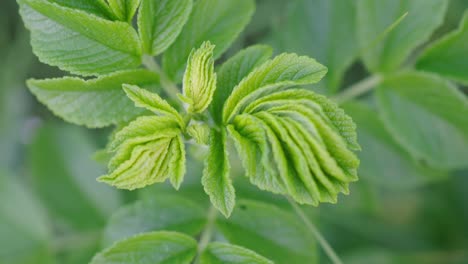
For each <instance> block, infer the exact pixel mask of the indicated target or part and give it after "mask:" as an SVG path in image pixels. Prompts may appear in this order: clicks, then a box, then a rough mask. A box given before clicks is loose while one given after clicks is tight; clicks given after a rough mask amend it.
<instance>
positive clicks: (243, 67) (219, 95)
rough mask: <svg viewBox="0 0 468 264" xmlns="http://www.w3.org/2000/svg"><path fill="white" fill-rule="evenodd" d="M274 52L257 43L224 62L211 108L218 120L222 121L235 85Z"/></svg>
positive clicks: (219, 71) (219, 72)
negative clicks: (227, 101) (226, 103)
mask: <svg viewBox="0 0 468 264" xmlns="http://www.w3.org/2000/svg"><path fill="white" fill-rule="evenodd" d="M272 53H273V50H272V48H270V47H268V46H265V45H255V46H251V47H248V48H246V49H244V50H241V51H239V52H238V53H237V54H236V55H234V56H233V57H232V58H230V59H229V60H227V61H226V62H225V63H223V65H222V66H221V68H220V69H219V70H218V74H217V75H218V81H217V88H216V91H215V93H214V95H213V102H212V104H211V109H210V110H211V114H212V115H213V118H214V120H215V121H216V122H218V123H221V122H222V121H221V119H222V113H223V105H224V102H225V101H226V99H227V98H228V97H229V95H230V94H231V92H232V90H233V89H234V87H236V86H237V84H238V83H239V82H240V81H241V80H242V79H244V77H246V76H247V75H248V74H249V73H250V72H252V71H253V70H254V69H255V68H256V67H258V66H260V65H261V64H263V63H264V62H266V61H267V60H268V59H269V58H270V57H271V54H272Z"/></svg>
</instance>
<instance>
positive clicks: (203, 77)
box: [183, 42, 216, 113]
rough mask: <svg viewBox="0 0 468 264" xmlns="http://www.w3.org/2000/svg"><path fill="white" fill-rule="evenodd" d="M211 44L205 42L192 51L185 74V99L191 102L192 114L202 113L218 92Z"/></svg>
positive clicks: (190, 109) (190, 110)
mask: <svg viewBox="0 0 468 264" xmlns="http://www.w3.org/2000/svg"><path fill="white" fill-rule="evenodd" d="M214 48H215V47H214V46H213V45H211V43H210V42H203V44H202V45H201V47H200V48H199V49H197V50H192V53H190V57H189V59H188V64H187V69H186V70H185V74H184V85H183V93H184V94H183V97H184V101H185V102H189V108H188V111H189V112H190V113H201V112H203V111H205V109H206V108H208V106H209V105H210V103H211V100H213V94H214V92H215V90H216V73H215V72H214V61H213V50H214Z"/></svg>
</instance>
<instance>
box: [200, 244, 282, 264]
mask: <svg viewBox="0 0 468 264" xmlns="http://www.w3.org/2000/svg"><path fill="white" fill-rule="evenodd" d="M200 263H201V264H273V262H272V261H270V260H268V259H266V258H265V257H263V256H260V255H259V254H257V253H255V252H253V251H252V250H249V249H246V248H243V247H239V246H235V245H230V244H226V243H219V242H213V243H210V244H208V246H207V247H206V249H205V251H203V253H202V255H201V259H200Z"/></svg>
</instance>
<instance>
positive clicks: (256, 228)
mask: <svg viewBox="0 0 468 264" xmlns="http://www.w3.org/2000/svg"><path fill="white" fill-rule="evenodd" d="M216 223H217V227H218V228H219V230H220V231H221V233H222V234H223V235H224V236H225V237H226V239H227V240H228V241H229V242H231V243H233V244H236V245H240V246H243V247H246V248H249V249H251V250H254V251H255V252H258V253H259V254H261V255H263V256H267V257H268V258H269V259H271V260H272V261H274V262H275V263H310V264H312V263H317V257H318V253H317V248H316V244H315V241H314V239H313V237H312V236H311V235H310V232H309V231H308V230H307V229H306V228H305V226H304V225H303V224H302V223H301V222H300V221H299V220H298V219H297V218H296V217H295V216H294V215H292V214H291V213H289V212H287V211H283V210H281V209H279V208H277V207H275V206H274V205H270V204H265V203H260V202H253V201H238V202H237V206H236V209H235V210H234V213H233V214H232V216H231V217H230V218H229V219H217V222H216Z"/></svg>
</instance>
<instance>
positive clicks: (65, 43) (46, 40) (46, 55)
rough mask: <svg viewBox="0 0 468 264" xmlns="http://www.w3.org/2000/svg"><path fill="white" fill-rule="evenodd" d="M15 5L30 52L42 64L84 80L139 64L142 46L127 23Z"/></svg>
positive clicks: (50, 6)
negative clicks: (82, 76) (22, 22)
mask: <svg viewBox="0 0 468 264" xmlns="http://www.w3.org/2000/svg"><path fill="white" fill-rule="evenodd" d="M18 2H19V4H20V13H21V16H22V18H23V21H24V23H25V25H26V27H27V28H28V29H29V30H30V31H31V45H32V47H33V51H34V53H35V54H36V55H37V56H38V57H39V60H41V61H42V62H44V63H47V64H50V65H53V66H58V67H59V68H60V69H62V70H65V71H69V72H71V73H73V74H80V75H86V76H88V75H101V74H106V73H110V72H114V71H117V70H125V69H131V68H136V67H137V66H139V65H140V64H141V47H140V46H141V44H140V41H139V39H138V35H137V33H136V32H135V30H134V29H133V28H132V27H131V25H129V24H128V23H124V22H119V21H116V22H114V21H109V20H105V19H102V18H100V17H97V16H94V15H91V14H88V13H86V12H84V11H81V10H77V9H71V8H67V7H63V6H60V5H58V4H55V3H52V2H50V1H47V0H18Z"/></svg>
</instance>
